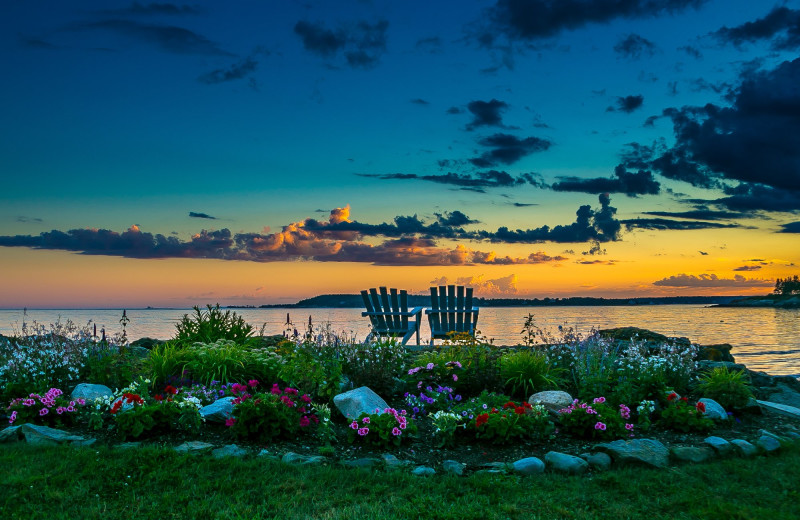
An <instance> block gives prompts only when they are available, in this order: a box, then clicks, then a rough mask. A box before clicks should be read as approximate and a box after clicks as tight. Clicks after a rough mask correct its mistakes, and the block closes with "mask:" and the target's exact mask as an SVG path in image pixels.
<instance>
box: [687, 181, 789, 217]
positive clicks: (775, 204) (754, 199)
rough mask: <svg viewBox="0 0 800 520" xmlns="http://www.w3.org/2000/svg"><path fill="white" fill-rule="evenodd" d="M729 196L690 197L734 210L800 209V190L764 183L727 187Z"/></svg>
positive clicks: (701, 202)
mask: <svg viewBox="0 0 800 520" xmlns="http://www.w3.org/2000/svg"><path fill="white" fill-rule="evenodd" d="M725 194H726V195H727V197H721V198H719V199H714V200H696V199H689V200H688V202H691V203H695V204H713V205H716V206H719V207H724V208H727V209H730V210H732V211H741V212H751V213H752V212H754V211H762V210H763V211H791V212H797V211H800V191H795V190H782V189H777V188H773V187H771V186H764V185H763V184H751V183H744V182H743V183H740V184H739V185H737V186H734V187H726V188H725Z"/></svg>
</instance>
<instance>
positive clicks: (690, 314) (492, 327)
mask: <svg viewBox="0 0 800 520" xmlns="http://www.w3.org/2000/svg"><path fill="white" fill-rule="evenodd" d="M361 311H362V309H235V312H237V313H238V314H241V315H242V316H243V317H244V318H245V320H247V321H248V323H250V324H252V325H254V326H255V327H257V328H260V327H261V326H262V324H265V325H266V327H265V332H264V333H265V334H280V333H281V332H282V331H283V330H284V324H285V322H286V314H287V312H288V313H289V315H290V317H291V320H292V322H293V323H294V324H295V325H296V326H297V328H298V329H300V330H301V331H302V330H305V326H306V324H307V323H308V319H309V316H311V318H312V321H313V323H314V325H315V327H316V326H319V325H322V324H324V323H326V322H330V324H331V327H332V328H333V330H335V331H346V332H348V333H351V332H352V333H354V334H355V335H356V337H357V338H358V339H363V338H364V337H365V336H366V335H367V333H368V332H369V321H368V320H367V319H366V318H362V317H361ZM188 312H190V310H186V309H131V310H128V317H129V318H130V323H129V324H128V328H127V331H128V337H129V338H130V339H131V340H135V339H138V338H141V337H151V338H161V339H167V338H170V337H172V336H173V335H174V333H175V323H176V322H177V321H178V320H180V318H181V317H182V316H183V315H184V314H186V313H188ZM528 313H530V314H533V315H534V316H535V320H536V323H537V324H538V325H539V326H541V327H542V328H546V329H550V330H555V329H556V328H557V327H558V326H559V325H565V326H569V327H574V328H575V329H576V330H578V331H579V332H582V333H584V334H585V333H587V332H589V331H590V330H591V329H592V327H594V328H610V327H629V326H630V327H641V328H645V329H649V330H652V331H655V332H660V333H662V334H665V335H667V336H685V337H688V338H689V339H691V340H692V341H693V342H695V343H700V344H706V345H708V344H714V343H730V344H731V345H733V347H734V348H733V351H732V352H733V355H734V357H735V358H736V361H738V362H740V363H744V364H746V365H747V366H748V368H751V369H753V370H761V371H764V372H768V373H770V374H780V375H793V376H795V377H800V310H781V309H766V308H765V309H742V308H712V307H706V306H702V305H652V306H630V307H484V308H482V309H481V311H480V317H479V319H478V328H479V329H480V331H481V334H482V335H484V336H486V337H487V338H491V339H494V343H495V344H497V345H515V344H517V343H519V342H520V340H521V335H520V331H521V330H522V326H523V324H524V322H525V316H527V315H528ZM121 315H122V310H121V309H120V310H106V309H104V310H69V309H64V310H58V309H55V310H38V309H34V310H28V311H27V318H25V319H27V321H28V322H31V321H33V320H36V321H38V322H39V323H43V324H49V323H52V322H55V321H56V320H57V319H59V318H61V319H62V320H66V319H70V320H72V321H73V322H75V323H76V324H79V325H83V324H85V323H87V322H88V321H90V320H91V321H92V322H93V323H96V324H97V330H98V331H99V330H100V329H101V328H103V327H105V329H106V330H107V331H109V333H111V334H113V333H114V332H118V331H120V330H121V327H120V324H119V319H120V317H121ZM423 319H424V316H423ZM22 321H23V311H22V310H0V334H11V333H12V332H13V331H14V330H15V329H17V330H19V328H20V326H21V325H22ZM429 334H430V332H429V329H428V324H427V320H425V321H424V322H423V325H422V341H423V342H424V341H425V340H426V337H427V338H428V339H429V338H430V336H429Z"/></svg>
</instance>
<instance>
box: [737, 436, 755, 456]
mask: <svg viewBox="0 0 800 520" xmlns="http://www.w3.org/2000/svg"><path fill="white" fill-rule="evenodd" d="M731 444H733V447H734V449H735V450H736V451H737V452H738V453H739V455H741V456H742V457H752V456H753V455H757V454H758V448H756V447H755V446H753V445H752V444H750V443H749V442H747V441H746V440H744V439H733V440H732V441H731Z"/></svg>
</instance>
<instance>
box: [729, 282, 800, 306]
mask: <svg viewBox="0 0 800 520" xmlns="http://www.w3.org/2000/svg"><path fill="white" fill-rule="evenodd" d="M716 306H717V307H774V308H776V309H800V277H798V275H794V276H793V277H787V278H778V279H777V280H776V281H775V290H774V291H773V292H772V294H767V295H764V296H749V297H746V298H739V299H735V300H732V301H730V302H726V303H719V304H717V305H716Z"/></svg>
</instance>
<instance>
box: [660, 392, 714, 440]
mask: <svg viewBox="0 0 800 520" xmlns="http://www.w3.org/2000/svg"><path fill="white" fill-rule="evenodd" d="M704 411H705V405H703V403H697V404H696V405H694V406H692V405H690V404H689V400H688V399H687V398H685V397H680V398H679V397H678V394H676V393H675V392H672V393H670V394H669V396H668V397H667V406H666V407H665V408H664V409H663V410H662V411H661V418H660V419H659V421H658V424H659V425H660V426H662V427H664V428H669V429H671V430H678V431H682V432H686V433H689V432H697V433H707V432H709V431H711V430H713V429H714V421H712V420H711V419H708V418H706V417H703V412H704Z"/></svg>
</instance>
